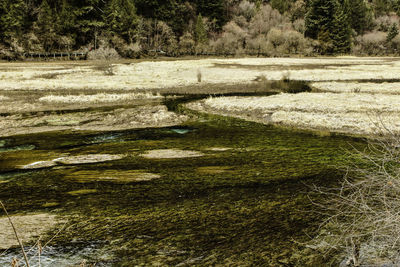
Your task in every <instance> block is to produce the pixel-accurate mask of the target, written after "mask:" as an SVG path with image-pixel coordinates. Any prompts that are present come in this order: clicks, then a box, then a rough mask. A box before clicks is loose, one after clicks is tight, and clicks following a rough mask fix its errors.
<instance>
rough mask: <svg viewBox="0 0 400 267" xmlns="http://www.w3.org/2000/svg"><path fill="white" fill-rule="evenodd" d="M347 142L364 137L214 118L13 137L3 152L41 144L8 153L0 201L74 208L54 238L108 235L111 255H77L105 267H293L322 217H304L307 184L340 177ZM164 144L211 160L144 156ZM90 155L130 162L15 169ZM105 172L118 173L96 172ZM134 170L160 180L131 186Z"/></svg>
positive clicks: (63, 242) (1, 169) (62, 242)
mask: <svg viewBox="0 0 400 267" xmlns="http://www.w3.org/2000/svg"><path fill="white" fill-rule="evenodd" d="M0 143H1V144H3V142H2V140H1V139H0ZM350 144H351V145H353V146H359V145H360V146H361V145H362V142H360V141H358V140H355V139H352V138H347V137H342V136H318V135H315V134H311V133H307V132H294V131H289V130H284V129H278V128H276V127H272V126H266V125H260V124H257V123H251V122H245V121H242V120H237V119H231V118H225V117H220V116H213V115H201V116H200V117H199V118H198V119H197V120H192V121H191V122H188V123H186V124H185V125H183V126H180V127H169V128H159V129H142V130H131V131H123V132H115V133H110V132H109V133H104V132H99V133H96V132H86V133H74V132H55V133H43V134H32V135H29V136H17V137H14V138H7V142H4V146H3V147H2V148H3V149H4V148H6V147H7V146H10V147H28V146H29V147H34V149H32V150H10V151H4V152H3V153H0V199H2V200H4V202H5V204H6V206H7V207H8V209H9V211H10V213H17V212H36V211H41V212H45V211H47V212H55V213H57V214H61V215H65V216H71V215H74V216H73V217H69V218H70V221H69V222H68V227H67V228H66V230H63V231H62V232H61V233H60V234H59V235H58V236H57V237H56V238H55V239H54V241H53V243H54V244H52V245H57V246H71V244H75V243H74V242H80V244H88V247H90V246H89V245H90V244H91V243H92V242H101V244H102V246H101V249H103V250H106V251H108V252H109V253H110V254H111V255H112V257H111V258H112V259H111V260H110V261H109V262H108V263H107V261H106V262H105V263H104V261H101V260H97V257H98V255H97V254H96V253H95V252H91V250H87V251H88V252H87V253H83V254H82V253H78V255H79V257H78V258H79V259H82V260H83V259H85V258H86V259H88V260H89V261H90V262H96V261H101V262H103V264H106V266H112V265H115V266H132V265H135V264H142V265H150V264H152V265H153V264H160V265H179V264H180V266H189V265H212V264H225V265H226V264H228V265H229V264H231V265H234V266H249V265H270V266H277V265H282V263H285V264H286V263H287V264H293V262H292V261H293V260H292V259H291V257H292V255H293V254H294V253H295V252H296V251H297V250H298V246H297V245H296V243H295V242H294V241H304V240H305V239H306V238H307V237H306V235H305V233H306V232H308V233H311V234H312V232H313V230H314V229H315V226H316V224H315V223H316V222H318V220H320V219H321V218H319V217H318V216H317V215H315V214H312V213H310V212H308V211H310V210H312V209H313V207H312V206H311V204H310V202H309V200H308V198H307V192H309V191H310V189H309V187H308V185H311V184H319V185H322V184H323V185H329V184H335V183H336V182H337V181H338V179H340V177H341V176H342V174H341V173H340V172H339V171H338V170H337V168H336V166H337V165H339V164H342V163H343V162H344V160H345V155H344V154H345V153H344V150H346V149H349V147H350ZM162 149H178V150H191V151H198V152H201V153H203V154H204V155H203V156H200V157H188V158H179V159H156V158H152V159H148V158H144V157H142V156H141V155H142V154H143V153H144V152H146V151H149V150H162ZM87 154H123V155H125V157H123V158H122V159H118V160H113V161H107V162H98V163H88V164H69V165H65V164H57V165H56V166H50V167H46V168H42V169H38V170H29V171H26V170H19V169H18V168H19V166H23V165H27V164H31V163H33V162H37V161H46V160H53V159H56V158H59V157H63V156H65V155H69V156H78V155H87ZM102 170H103V171H104V173H105V174H107V175H108V176H113V173H117V174H118V173H120V175H114V177H111V178H113V179H108V180H106V179H96V177H93V173H94V174H96V173H99V171H102ZM88 173H90V174H91V175H88ZM130 173H135V175H137V173H147V174H154V175H157V177H159V178H157V179H148V180H146V179H143V180H140V181H132V179H126V178H127V177H126V175H128V176H129V174H130ZM124 174H126V175H125V176H124ZM118 179H120V180H118ZM1 181H3V183H1ZM46 203H52V205H47V204H46ZM53 232H56V229H55V230H54V231H53ZM51 235H52V234H51V233H50V234H49V236H51ZM81 246H82V245H81ZM83 247H85V245H83ZM7 259H9V258H7ZM1 260H2V257H1V256H0V262H1ZM3 260H4V259H3ZM73 263H75V262H71V264H73ZM59 266H61V265H59Z"/></svg>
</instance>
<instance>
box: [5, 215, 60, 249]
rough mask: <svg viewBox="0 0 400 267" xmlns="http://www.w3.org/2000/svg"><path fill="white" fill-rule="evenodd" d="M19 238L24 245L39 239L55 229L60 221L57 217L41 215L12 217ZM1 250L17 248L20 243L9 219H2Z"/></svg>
mask: <svg viewBox="0 0 400 267" xmlns="http://www.w3.org/2000/svg"><path fill="white" fill-rule="evenodd" d="M11 220H12V221H13V224H14V225H15V228H16V229H17V232H18V236H19V237H20V239H21V240H22V242H23V243H24V244H26V243H27V242H32V241H36V239H37V238H39V237H40V236H42V235H43V234H45V233H46V232H47V231H49V230H51V229H52V228H53V227H55V226H56V225H57V224H58V223H59V222H60V221H59V220H58V219H57V217H56V216H55V215H52V214H47V213H41V214H30V215H15V216H11ZM0 229H1V230H0V249H8V248H10V247H17V246H18V242H17V240H16V238H15V235H14V231H13V229H12V227H11V225H10V222H9V220H8V218H7V217H0Z"/></svg>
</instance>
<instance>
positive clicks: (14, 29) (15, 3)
mask: <svg viewBox="0 0 400 267" xmlns="http://www.w3.org/2000/svg"><path fill="white" fill-rule="evenodd" d="M26 11H27V8H26V5H25V2H24V1H23V0H1V1H0V40H1V41H2V42H6V43H9V42H10V41H11V39H12V38H18V37H20V36H21V34H22V33H23V30H24V27H23V26H24V20H25V16H26Z"/></svg>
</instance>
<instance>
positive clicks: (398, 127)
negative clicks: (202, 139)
mask: <svg viewBox="0 0 400 267" xmlns="http://www.w3.org/2000/svg"><path fill="white" fill-rule="evenodd" d="M398 103H400V96H397V95H383V94H376V95H369V94H355V93H342V94H334V93H301V94H279V95H274V96H269V97H220V98H209V99H207V100H204V101H202V102H199V103H194V104H191V105H189V107H190V108H193V109H197V110H206V111H210V112H214V113H218V114H224V115H232V116H235V117H240V118H245V119H249V120H255V121H261V122H263V123H273V124H282V125H286V126H292V127H296V128H305V129H322V130H330V131H337V132H344V133H357V134H374V133H376V132H377V131H378V130H379V129H381V128H382V126H383V125H384V126H385V127H388V128H390V129H391V130H393V131H398V132H400V105H398Z"/></svg>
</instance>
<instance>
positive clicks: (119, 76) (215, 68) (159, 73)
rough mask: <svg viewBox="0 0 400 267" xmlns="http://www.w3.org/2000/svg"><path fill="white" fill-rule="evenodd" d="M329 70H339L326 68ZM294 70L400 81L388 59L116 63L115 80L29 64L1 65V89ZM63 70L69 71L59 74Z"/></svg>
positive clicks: (307, 76)
mask: <svg viewBox="0 0 400 267" xmlns="http://www.w3.org/2000/svg"><path fill="white" fill-rule="evenodd" d="M38 64H39V63H38ZM369 64H373V65H372V66H370V65H369ZM377 64H379V67H377ZM327 65H336V66H331V67H329V68H326V66H327ZM40 66H42V65H40ZM271 66H275V67H282V68H281V70H280V69H279V68H278V69H277V68H275V69H274V68H272V69H271ZM291 66H296V69H293V70H290V78H291V79H294V80H310V81H326V80H354V79H398V78H400V65H399V64H398V63H397V61H395V60H394V59H385V58H346V59H343V58H314V59H313V58H307V59H303V58H241V59H201V60H176V61H146V62H132V63H130V64H113V65H112V70H113V74H114V75H111V76H110V75H107V74H106V73H105V72H104V71H103V70H101V69H98V68H97V69H96V66H95V64H94V63H91V62H87V65H74V64H70V65H68V66H65V64H64V65H60V66H57V65H52V68H37V67H36V65H35V64H27V65H26V66H25V67H24V68H21V67H18V68H13V65H12V64H5V63H3V64H0V70H1V69H6V68H9V71H3V72H0V90H18V89H24V90H32V89H34V90H57V89H71V90H74V89H77V90H78V89H98V90H110V89H124V90H129V89H150V88H170V87H176V86H190V85H194V84H197V83H198V80H197V73H198V71H199V70H200V71H201V73H202V83H210V84H218V83H228V84H235V83H249V82H250V81H252V80H254V79H255V78H256V77H257V76H259V75H264V76H265V77H267V78H268V79H270V80H279V79H281V78H282V76H283V75H284V74H285V73H286V72H287V70H285V68H289V67H291ZM303 66H304V68H303V69H302V67H303ZM61 67H63V68H67V67H68V68H70V69H67V70H65V69H61V70H58V69H57V68H61ZM54 68H56V69H54ZM49 77H50V78H49Z"/></svg>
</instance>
